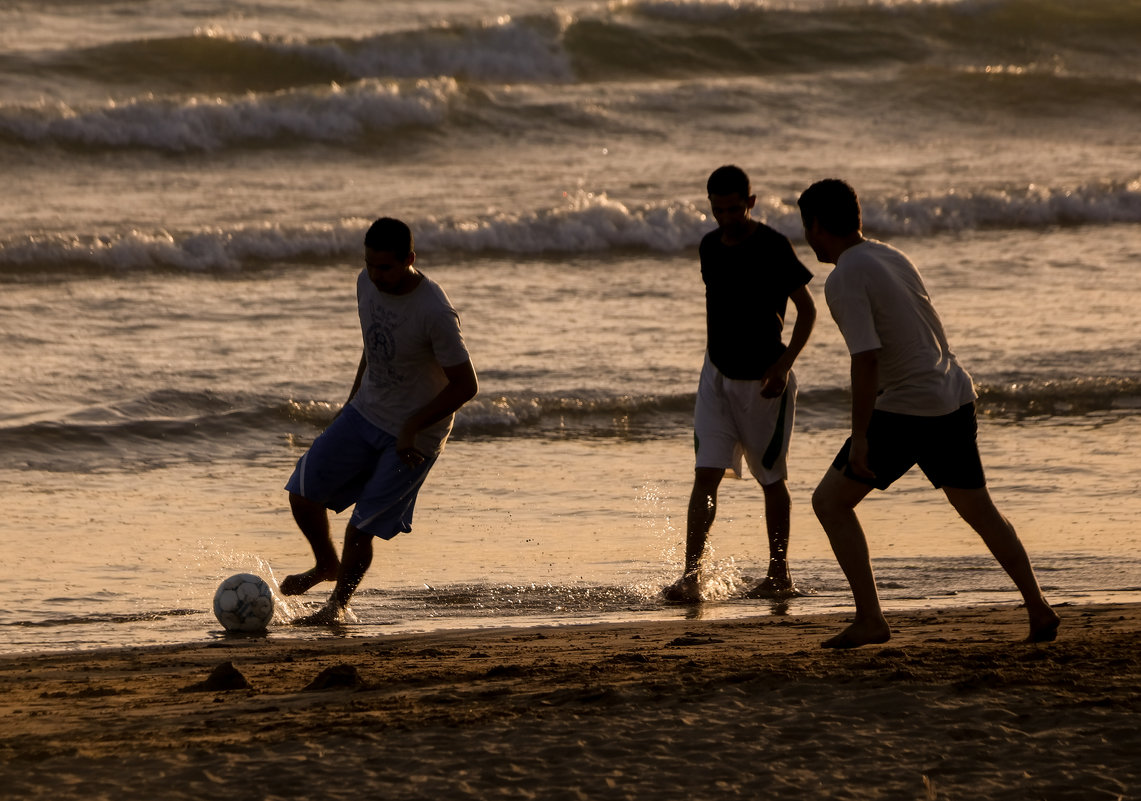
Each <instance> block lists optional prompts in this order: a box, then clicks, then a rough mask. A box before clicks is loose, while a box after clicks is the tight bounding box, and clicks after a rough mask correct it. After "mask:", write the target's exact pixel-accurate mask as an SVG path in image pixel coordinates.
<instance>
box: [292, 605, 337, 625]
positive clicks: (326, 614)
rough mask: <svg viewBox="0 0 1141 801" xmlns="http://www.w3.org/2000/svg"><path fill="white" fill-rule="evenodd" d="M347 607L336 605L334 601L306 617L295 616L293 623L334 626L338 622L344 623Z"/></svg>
mask: <svg viewBox="0 0 1141 801" xmlns="http://www.w3.org/2000/svg"><path fill="white" fill-rule="evenodd" d="M346 611H347V610H346V608H345V607H342V606H336V605H335V604H333V603H327V604H325V605H324V606H322V607H321V608H320V609H318V610H317V611H316V612H314V613H313V614H311V615H305V617H299V618H295V619H294V620H293V625H295V626H333V625H336V624H337V623H344V622H345V616H346Z"/></svg>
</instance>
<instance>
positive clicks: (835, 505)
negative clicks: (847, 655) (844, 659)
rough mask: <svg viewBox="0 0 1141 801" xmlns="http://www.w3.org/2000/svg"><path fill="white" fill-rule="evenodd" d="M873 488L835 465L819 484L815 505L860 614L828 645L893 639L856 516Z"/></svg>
mask: <svg viewBox="0 0 1141 801" xmlns="http://www.w3.org/2000/svg"><path fill="white" fill-rule="evenodd" d="M871 490H872V488H871V487H870V486H868V485H866V484H861V483H860V482H858V481H853V480H852V479H850V478H847V477H845V476H844V474H843V473H841V472H840V471H839V470H837V469H835V468H829V470H828V472H827V473H825V475H824V478H822V479H821V480H820V484H819V486H817V487H816V492H814V493H813V494H812V508H813V510H814V511H815V512H816V517H817V519H819V520H820V525H821V526H823V527H824V533H826V534H827V535H828V542H829V543H830V544H831V545H832V552H833V553H834V554H835V555H836V561H837V562H839V563H840V569H841V570H843V571H844V575H845V576H846V577H847V579H848V584H849V585H850V586H851V588H852V598H853V600H854V601H855V603H856V616H855V619H854V620H853V621H852V624H851V625H850V626H849V627H848V628H847V629H845V630H844V631H842V632H840V633H839V634H837V635H836V636H835V637H832V638H831V639H828V640H825V641H824V642H823V643H821V645H822V646H823V647H824V648H858V647H859V646H861V645H870V644H872V643H880V642H887V641H888V640H889V639H890V638H891V628H890V627H889V626H888V624H887V620H886V619H884V616H883V610H882V608H881V607H880V599H879V593H878V592H877V591H876V579H875V574H874V573H873V572H872V562H871V556H870V555H869V554H868V541H867V538H866V537H865V536H864V530H863V528H862V527H861V526H860V520H859V518H858V517H856V506H857V505H858V504H859V503H860V501H862V500H863V499H864V498H865V497H866V496H867V494H868V493H869V492H871Z"/></svg>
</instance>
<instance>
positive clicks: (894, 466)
mask: <svg viewBox="0 0 1141 801" xmlns="http://www.w3.org/2000/svg"><path fill="white" fill-rule="evenodd" d="M978 430H979V424H978V420H977V419H976V417H975V405H974V404H973V403H968V404H965V405H963V406H960V407H959V408H958V409H957V410H955V411H953V412H951V413H950V414H944V415H940V416H938V417H921V416H919V415H914V414H897V413H895V412H883V411H880V410H879V409H876V410H875V411H874V412H872V420H871V423H870V424H869V425H868V466H869V467H870V468H871V469H872V472H873V473H875V474H876V477H875V478H874V479H872V478H864V477H862V476H857V475H856V474H855V473H853V472H852V471H851V469H849V467H848V449H849V448H850V447H851V446H852V440H851V439H850V438H849V439H848V441H847V442H845V443H844V447H842V448H841V449H840V452H839V453H838V454H836V458H835V460H833V462H832V466H833V467H835V468H836V469H837V470H842V471H843V472H844V475H845V476H847V477H848V478H850V479H852V480H853V481H859V482H860V483H861V484H870V485H872V486H873V487H876V488H877V489H881V490H882V489H887V488H888V487H890V486H891V485H892V483H894V482H895V480H896V479H898V478H899V477H900V476H902V475H903V474H904V473H906V472H907V471H908V470H910V469H911V468H912V467H914V466H915V465H919V469H920V470H922V471H923V474H924V475H925V476H927V479H928V480H929V481H930V482H931V484H932V486H934V487H937V488H938V487H951V488H952V489H981V488H982V487H985V486H986V476H985V475H984V473H983V464H982V460H981V459H980V458H979V446H978V439H977V435H978Z"/></svg>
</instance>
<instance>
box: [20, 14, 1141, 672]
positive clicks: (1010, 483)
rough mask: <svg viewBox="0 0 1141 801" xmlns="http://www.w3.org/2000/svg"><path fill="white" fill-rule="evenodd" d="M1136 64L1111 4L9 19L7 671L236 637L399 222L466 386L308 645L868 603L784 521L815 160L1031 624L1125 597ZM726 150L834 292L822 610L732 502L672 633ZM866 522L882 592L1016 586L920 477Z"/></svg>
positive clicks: (1137, 574) (289, 609)
mask: <svg viewBox="0 0 1141 801" xmlns="http://www.w3.org/2000/svg"><path fill="white" fill-rule="evenodd" d="M1138 41H1141V2H1137V0H1132V1H1129V0H1086V2H1083V3H1081V4H1074V3H1069V2H1060V1H1058V2H1054V1H1053V0H959V1H958V2H956V1H955V0H912V1H905V0H859V1H858V2H857V1H856V0H851V1H850V2H845V0H815V1H814V0H804V1H803V2H794V1H793V0H788V1H787V2H760V1H758V2H748V0H724V1H722V0H688V1H687V0H640V1H639V0H632V1H628V2H610V3H603V2H577V1H576V0H571V2H568V3H564V4H562V5H559V6H558V7H556V8H552V7H551V6H550V5H549V4H545V3H540V2H535V1H534V0H436V1H435V2H431V1H429V2H410V1H409V2H385V3H383V4H378V3H373V2H364V1H363V0H345V2H338V3H335V4H331V3H318V2H313V0H276V1H275V0H270V2H259V3H248V2H225V3H222V2H215V1H214V0H203V1H202V2H197V3H192V4H186V3H171V2H169V1H168V0H150V1H149V2H135V1H132V2H125V1H123V0H118V1H113V0H108V1H107V2H100V1H99V0H94V1H88V2H82V3H78V2H68V1H67V0H51V1H50V2H43V1H42V0H37V2H35V3H32V2H19V1H18V2H13V3H5V4H4V5H3V7H2V8H0V175H2V177H3V184H4V189H5V191H4V192H3V193H2V194H0V285H2V291H0V366H2V369H0V455H2V457H3V458H2V459H0V499H2V501H3V512H4V513H3V515H2V516H0V547H2V548H3V553H4V560H3V562H4V565H5V567H4V571H3V581H2V582H0V652H2V653H20V652H30V651H44V650H64V649H77V650H83V649H90V648H98V647H107V646H119V645H135V644H157V643H169V642H184V641H200V640H209V639H213V638H218V637H221V636H223V634H222V632H221V629H220V626H219V625H218V624H217V622H216V621H215V620H214V618H213V616H212V614H211V612H210V611H209V610H210V602H211V597H212V595H213V590H214V587H215V586H216V585H217V583H218V582H219V581H220V580H221V579H222V578H224V577H226V576H228V575H230V574H232V573H236V572H245V571H252V572H257V573H259V574H260V575H263V576H265V577H266V578H267V579H270V580H271V581H273V580H279V579H280V578H281V577H283V576H284V575H285V574H287V573H289V572H294V571H296V570H299V569H303V568H305V567H307V566H308V563H309V559H310V556H309V554H308V549H307V546H306V545H305V543H304V540H303V539H302V537H301V536H300V534H299V533H297V532H296V530H295V528H294V526H293V523H292V520H291V518H290V515H289V512H288V509H287V504H286V498H285V494H284V492H283V490H282V489H281V488H282V485H283V484H284V482H285V480H286V478H287V477H288V474H289V472H290V470H291V469H292V465H293V463H294V462H295V460H296V459H297V458H298V456H299V455H300V454H301V453H302V452H303V450H304V448H305V447H306V446H307V444H308V443H309V442H311V441H312V439H313V438H314V437H315V436H316V435H317V434H318V433H319V432H320V430H321V429H322V427H323V426H324V425H325V424H327V423H328V421H329V420H330V419H331V418H332V416H333V414H335V412H336V410H337V409H338V408H339V406H340V404H341V403H342V402H343V400H344V399H345V396H346V394H347V392H348V389H349V385H350V383H351V381H352V378H353V374H354V369H355V366H356V362H357V359H358V358H359V352H360V345H359V332H358V329H357V323H356V319H355V308H354V300H353V286H354V278H355V274H356V272H357V271H358V270H359V269H360V267H361V266H362V256H361V252H360V250H361V247H360V241H361V237H362V235H363V231H364V229H365V227H366V226H367V224H368V223H369V222H370V221H371V220H372V219H373V218H375V217H376V216H380V215H393V216H399V217H401V218H403V219H405V220H406V221H407V222H409V224H410V225H411V226H412V227H413V229H414V231H415V232H416V235H417V240H418V251H419V261H418V266H420V267H421V268H422V269H423V270H424V271H425V272H427V273H429V274H430V275H432V276H433V277H434V278H436V279H437V280H438V281H440V282H441V283H442V284H443V285H444V286H445V288H446V289H447V291H448V293H449V294H450V296H451V298H452V300H453V301H454V302H455V304H456V305H457V307H458V308H459V310H460V313H461V316H462V319H463V324H464V330H465V335H466V337H467V340H468V344H469V347H470V348H471V351H472V354H473V360H474V361H475V363H476V367H477V370H478V371H479V374H480V379H481V393H480V395H479V397H478V398H477V399H476V400H475V401H474V402H472V403H471V404H469V405H468V406H467V407H465V408H464V409H463V410H462V411H461V413H460V415H459V417H458V419H457V424H456V429H455V433H454V435H453V439H452V441H451V443H450V444H449V446H448V449H447V450H446V452H445V454H444V456H443V457H442V459H441V460H440V462H439V463H438V465H437V467H436V469H435V470H434V471H433V474H432V476H431V477H430V479H429V482H428V484H427V485H426V487H425V489H424V491H423V493H422V494H421V499H420V503H419V507H418V511H417V518H416V523H415V531H414V532H413V533H411V534H408V535H402V536H400V537H398V538H397V539H395V540H393V541H392V542H391V543H386V544H381V545H380V546H379V547H378V549H377V559H376V561H375V562H374V565H373V568H372V570H371V571H370V573H369V575H368V577H367V578H366V580H365V583H364V585H363V587H362V589H361V591H360V593H359V594H358V598H357V600H356V602H355V604H354V609H355V611H356V614H357V617H358V622H356V623H353V624H351V625H347V626H345V627H343V628H341V629H338V630H337V631H336V632H334V634H335V636H361V635H372V634H377V633H384V632H394V631H418V630H429V629H437V628H456V627H459V628H467V627H482V626H501V625H524V624H534V623H540V624H547V625H571V624H575V623H579V622H596V621H601V620H631V619H643V618H666V617H683V616H697V615H700V616H704V617H748V616H761V615H772V614H810V613H813V612H824V611H845V610H848V609H850V602H851V598H850V595H849V593H848V590H847V585H846V583H845V582H844V580H843V577H842V576H841V575H840V573H839V570H838V568H837V567H836V565H835V562H834V560H833V559H832V556H831V552H830V550H829V548H828V544H827V541H826V539H825V537H824V535H823V533H822V531H821V530H820V528H819V526H818V525H817V524H816V522H815V520H814V519H813V516H812V513H811V510H810V508H809V497H810V495H811V491H812V488H813V487H814V486H815V483H816V481H817V480H818V479H819V477H820V475H822V474H823V472H824V471H825V470H826V469H827V466H828V464H829V462H830V460H831V457H832V455H833V454H834V452H835V450H836V449H837V448H838V447H839V446H840V444H841V442H842V441H843V439H844V437H845V436H846V426H847V402H848V401H847V356H846V353H845V351H844V348H843V344H842V342H841V340H840V337H839V335H838V333H837V332H836V330H835V327H834V325H833V323H832V322H831V320H830V319H829V317H828V315H827V312H826V310H825V308H824V300H823V281H824V279H825V278H826V276H827V274H828V269H829V267H828V266H826V265H821V264H818V263H817V262H816V261H815V259H814V258H813V256H812V254H811V251H810V250H809V249H808V248H807V246H806V245H805V244H804V242H803V238H802V236H801V231H800V227H799V217H798V214H797V211H796V206H795V200H796V197H797V196H798V194H799V193H800V191H801V190H802V189H803V188H804V187H806V186H807V185H808V184H809V183H811V182H812V181H814V180H816V179H819V178H823V177H830V176H839V177H844V178H846V179H848V180H850V181H851V182H852V183H853V184H854V185H855V186H856V188H857V189H858V190H859V191H860V194H861V197H862V199H863V202H864V206H865V227H866V230H867V233H868V234H869V235H871V236H874V237H877V238H882V239H885V240H888V241H890V242H892V243H893V244H896V245H897V246H899V247H901V248H903V249H904V250H905V251H906V252H908V253H909V254H910V255H911V256H912V258H913V259H914V260H915V262H916V263H917V264H918V265H919V267H920V269H921V271H922V272H923V273H924V275H925V277H926V280H927V282H928V287H929V289H930V290H931V292H932V294H933V296H934V299H935V302H936V305H937V307H938V308H939V309H940V312H941V314H942V316H943V318H944V322H945V323H946V326H947V328H948V331H949V334H950V337H951V341H952V344H953V345H954V347H955V349H956V351H957V352H958V354H959V356H960V358H961V359H962V361H963V362H964V363H965V365H966V366H967V367H968V369H970V370H971V372H972V374H973V376H974V377H975V379H976V382H977V383H978V385H979V389H980V394H981V401H980V411H981V414H982V423H981V448H982V451H983V457H984V462H985V463H986V465H987V469H988V476H989V479H990V484H991V487H992V491H993V493H994V495H995V497H996V499H997V500H998V503H999V505H1000V508H1002V509H1003V511H1004V512H1005V513H1006V514H1007V515H1008V516H1009V517H1010V518H1011V519H1012V521H1013V522H1014V523H1015V525H1016V527H1017V528H1018V529H1019V532H1020V534H1021V536H1022V538H1023V540H1024V541H1025V543H1026V545H1027V548H1028V550H1029V551H1030V553H1031V557H1032V559H1033V561H1034V562H1035V565H1036V567H1037V568H1038V571H1039V578H1040V580H1041V582H1042V583H1043V585H1044V586H1045V587H1046V588H1047V593H1048V595H1049V597H1050V598H1051V600H1053V601H1054V602H1056V603H1077V602H1098V601H1109V600H1121V599H1132V600H1137V599H1138V598H1141V533H1139V531H1138V528H1139V523H1141V486H1139V485H1141V479H1139V478H1138V476H1139V472H1138V469H1137V466H1136V464H1137V457H1136V454H1137V452H1138V449H1139V446H1141V361H1139V359H1138V352H1139V346H1141V336H1139V334H1138V321H1139V319H1138V314H1137V310H1136V309H1137V307H1136V299H1137V298H1138V296H1139V291H1141V277H1139V271H1138V269H1137V265H1138V263H1141V167H1139V165H1141V140H1139V139H1138V137H1137V135H1136V132H1137V131H1138V130H1141V80H1139V78H1138V76H1139V75H1141V49H1139V48H1138V47H1137V42H1138ZM724 163H737V164H740V165H741V166H742V167H744V168H745V169H746V170H748V171H749V172H750V174H751V175H752V177H753V180H754V187H755V190H756V192H757V194H758V204H757V209H756V215H757V216H758V217H759V218H760V219H762V220H764V221H765V222H767V223H768V224H770V225H772V226H774V227H776V228H777V229H779V230H781V231H782V232H784V233H786V234H787V235H788V236H790V237H791V238H792V239H793V242H794V245H795V246H796V248H797V250H798V252H799V254H800V255H801V258H802V259H803V260H804V262H805V263H806V264H807V265H808V266H809V267H810V269H812V270H813V272H814V273H815V275H816V278H815V279H814V281H813V283H812V284H811V285H810V288H814V289H815V294H816V298H817V302H818V305H819V307H820V317H819V318H818V322H817V326H816V330H815V332H814V334H813V338H812V340H811V342H810V344H809V347H808V348H807V349H806V351H805V352H804V354H803V355H802V357H801V359H800V360H799V362H798V365H797V372H798V376H799V378H800V384H801V395H800V406H799V411H798V419H797V431H796V434H795V435H794V439H793V444H792V452H791V455H790V471H791V472H790V490H791V492H792V495H793V504H794V508H793V533H792V544H791V547H790V551H791V557H792V560H793V562H792V565H793V571H794V575H795V577H796V578H797V580H798V582H799V584H800V586H801V588H802V589H803V590H804V591H805V594H804V596H803V597H800V598H795V599H792V600H790V601H788V602H787V603H784V604H772V603H768V602H761V601H750V600H746V599H744V598H742V597H741V590H742V589H743V588H747V587H748V586H749V584H750V581H751V580H753V579H755V578H756V577H757V576H759V575H762V574H763V572H764V568H765V565H766V563H767V557H768V554H767V546H766V544H765V542H764V537H763V536H762V534H761V531H762V530H763V503H762V500H761V494H760V491H759V488H758V487H757V486H756V484H755V482H753V481H752V480H751V479H748V478H746V479H745V480H742V481H727V482H726V483H725V485H724V486H723V490H722V494H721V503H720V508H719V518H718V520H717V522H716V524H715V526H714V530H713V533H712V536H711V545H712V553H711V560H710V562H711V564H712V565H713V572H714V573H715V575H716V577H717V579H718V583H717V587H718V592H717V593H716V594H717V596H718V597H717V599H716V600H715V601H713V602H710V603H707V604H705V605H703V606H702V607H700V608H697V609H694V608H688V607H677V606H670V605H667V604H664V603H662V602H661V601H660V600H659V598H658V591H659V590H660V588H661V587H662V586H663V585H664V584H666V583H668V582H670V581H672V580H673V579H674V578H676V576H677V574H678V573H679V570H680V563H681V556H682V548H683V546H682V540H683V538H684V526H685V521H684V518H685V507H686V502H687V498H688V494H689V489H690V482H691V478H692V432H691V427H690V423H691V420H690V417H691V411H692V405H693V399H694V389H695V386H696V379H697V374H698V371H699V369H700V365H701V360H702V353H703V348H704V318H703V315H704V302H703V288H702V285H701V280H700V276H699V273H698V269H697V255H696V245H697V242H698V241H699V240H700V238H701V236H702V234H703V233H705V232H706V231H708V230H710V229H711V228H712V227H713V223H712V220H711V217H710V215H709V213H708V210H707V207H706V201H705V198H704V182H705V178H706V177H707V175H708V173H709V172H710V171H711V170H712V169H713V168H715V167H717V166H719V165H721V164H724ZM789 323H790V324H791V319H790V320H789ZM861 514H862V517H863V519H864V521H865V525H866V528H867V529H868V532H869V543H870V546H871V549H872V553H873V557H874V563H875V566H876V569H877V573H878V578H879V581H880V584H881V588H882V594H883V598H884V603H885V607H886V608H887V610H888V611H889V613H890V612H891V610H893V609H895V610H899V609H910V608H917V607H918V608H926V607H947V606H957V605H967V604H979V603H999V604H1009V605H1010V606H1012V607H1013V606H1015V605H1016V604H1017V601H1018V599H1017V596H1016V595H1015V593H1014V592H1013V588H1012V586H1011V585H1010V583H1009V581H1008V580H1007V579H1006V578H1005V576H1004V574H1003V573H1002V572H1001V571H1000V570H999V569H998V568H997V566H996V565H995V563H994V562H993V560H992V559H991V558H990V557H989V555H988V554H987V553H986V552H985V550H984V549H983V546H982V545H981V543H980V542H979V541H978V540H977V538H975V537H974V536H973V534H972V533H971V532H970V531H969V530H968V529H966V527H965V525H964V524H962V523H961V522H959V521H958V520H957V519H956V518H955V517H954V515H953V513H952V512H951V510H950V509H949V507H948V506H947V504H946V503H945V501H944V500H943V498H942V496H941V494H940V493H937V492H935V491H933V490H931V489H930V488H929V487H926V486H925V484H924V481H923V479H922V477H921V476H920V475H919V474H918V473H916V474H915V475H909V476H907V477H905V479H903V480H902V481H901V482H899V484H898V485H897V486H896V487H894V488H893V489H892V490H891V491H890V492H887V493H878V494H876V495H874V496H873V497H871V498H869V500H868V501H867V502H866V503H865V504H864V505H863V506H862V507H861ZM343 523H344V519H343V517H339V518H336V519H335V521H334V525H335V526H336V527H337V528H339V527H341V526H342V525H343ZM310 595H311V596H312V597H307V598H305V599H302V600H294V601H290V602H289V603H284V602H283V603H282V605H281V607H280V608H279V612H280V614H279V619H280V620H281V621H286V620H288V618H289V617H290V616H291V615H294V614H296V613H297V612H299V611H302V610H304V609H306V608H308V606H309V605H312V604H316V603H318V602H319V601H320V600H322V599H323V597H324V593H322V592H320V591H314V592H313V593H311V594H310ZM269 636H270V637H287V638H292V637H298V638H303V637H321V636H330V634H329V632H327V631H325V630H321V631H310V630H307V629H300V628H297V627H290V626H288V625H285V623H284V622H280V623H278V624H276V625H275V626H274V627H273V628H272V629H271V631H270V634H269Z"/></svg>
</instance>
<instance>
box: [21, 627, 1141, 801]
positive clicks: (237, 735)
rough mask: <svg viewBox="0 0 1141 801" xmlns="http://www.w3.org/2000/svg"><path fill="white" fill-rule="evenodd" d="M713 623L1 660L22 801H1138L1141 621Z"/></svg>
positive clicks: (334, 639) (232, 644)
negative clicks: (835, 641) (876, 631)
mask: <svg viewBox="0 0 1141 801" xmlns="http://www.w3.org/2000/svg"><path fill="white" fill-rule="evenodd" d="M1059 611H1060V612H1061V613H1062V615H1063V627H1062V631H1061V635H1060V637H1059V639H1058V640H1057V641H1056V642H1054V643H1048V644H1035V645H1031V644H1025V643H1022V642H1020V639H1021V638H1022V637H1023V636H1024V613H1023V611H1022V610H1021V609H1018V608H1014V607H990V608H975V609H969V610H964V609H953V610H947V611H941V612H931V611H924V612H916V613H896V614H894V615H891V616H890V619H891V621H892V623H893V626H894V627H895V636H894V638H893V639H892V641H891V642H889V643H887V644H886V645H881V646H871V647H866V648H862V649H858V650H854V651H847V652H832V651H826V650H823V649H821V648H819V647H818V644H819V642H820V641H821V640H822V639H824V638H825V637H826V636H828V635H829V634H831V633H834V632H835V631H836V630H837V629H838V628H839V627H840V626H841V625H842V623H843V620H842V618H839V617H826V616H817V617H793V616H789V617H764V618H748V619H740V620H733V621H724V620H719V621H703V620H701V619H700V617H699V616H698V615H697V614H696V613H695V616H694V618H693V619H689V620H675V621H667V622H646V623H635V624H623V625H610V624H606V625H586V626H570V627H558V628H553V627H552V628H535V629H494V630H483V631H463V632H445V633H435V634H425V635H401V636H392V637H376V638H368V639H355V638H350V637H344V636H335V635H334V636H330V637H329V638H328V639H327V640H318V641H315V642H314V641H306V642H297V641H290V640H289V639H288V638H284V637H282V636H281V634H280V633H279V634H277V635H275V636H274V637H272V638H269V639H266V638H253V639H250V638H233V639H229V638H228V639H225V640H219V641H215V642H210V643H196V644H190V645H185V646H173V647H155V648H143V649H126V650H115V651H99V652H84V653H75V654H62V655H61V654H55V655H43V656H31V657H29V656H21V657H8V658H4V659H3V660H0V705H2V706H0V714H2V715H3V720H4V723H5V725H4V727H3V734H2V735H0V755H2V757H0V759H2V761H0V787H2V788H3V791H2V795H3V797H4V798H12V799H17V798H53V799H62V798H82V799H124V798H160V799H183V798H185V799H201V798H227V799H247V798H248V799H284V798H321V799H341V798H346V799H347V798H354V799H355V798H369V797H377V798H387V799H392V798H398V799H399V798H480V799H484V798H489V799H490V798H512V799H513V798H543V799H564V798H565V799H610V798H613V799H658V798H689V799H705V798H710V799H713V798H739V797H758V796H759V797H780V796H786V795H787V796H788V797H793V798H806V799H816V798H827V799H833V798H835V799H880V798H882V799H907V798H918V799H932V798H940V799H967V798H969V799H973V800H974V801H979V800H980V799H1022V798H1026V799H1031V798H1032V799H1071V798H1072V799H1100V798H1106V799H1130V798H1141V760H1139V759H1138V754H1141V726H1139V725H1138V721H1139V717H1138V713H1139V711H1141V700H1139V699H1141V696H1139V692H1138V686H1139V684H1141V651H1139V649H1138V648H1137V635H1138V632H1139V631H1141V606H1138V605H1097V606H1080V607H1079V606H1071V607H1066V608H1063V609H1061V610H1059Z"/></svg>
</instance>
